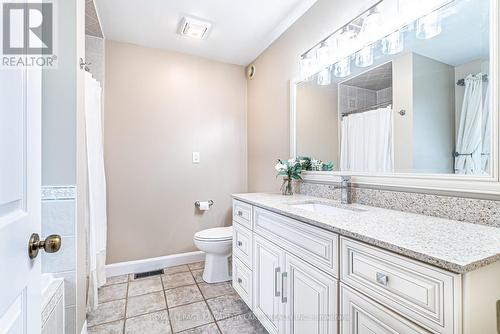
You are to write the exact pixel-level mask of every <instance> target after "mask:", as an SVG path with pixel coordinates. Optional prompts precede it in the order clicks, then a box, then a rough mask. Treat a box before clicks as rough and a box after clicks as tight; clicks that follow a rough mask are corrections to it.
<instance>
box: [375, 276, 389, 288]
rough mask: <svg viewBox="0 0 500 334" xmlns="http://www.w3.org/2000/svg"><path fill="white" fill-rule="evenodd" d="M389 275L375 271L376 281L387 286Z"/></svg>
mask: <svg viewBox="0 0 500 334" xmlns="http://www.w3.org/2000/svg"><path fill="white" fill-rule="evenodd" d="M388 282H389V277H388V276H387V275H386V274H382V273H377V283H379V284H382V285H384V286H387V283H388Z"/></svg>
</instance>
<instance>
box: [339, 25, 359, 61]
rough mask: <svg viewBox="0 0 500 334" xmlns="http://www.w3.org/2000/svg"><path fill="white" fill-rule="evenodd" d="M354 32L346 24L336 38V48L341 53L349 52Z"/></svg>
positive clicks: (354, 35)
mask: <svg viewBox="0 0 500 334" xmlns="http://www.w3.org/2000/svg"><path fill="white" fill-rule="evenodd" d="M355 37H356V32H355V31H354V29H353V28H352V27H351V26H346V27H344V29H343V30H342V33H341V34H340V35H339V36H338V38H337V48H338V49H339V52H340V53H341V54H343V55H344V54H350V53H351V52H352V48H353V45H354V43H353V42H354V39H355Z"/></svg>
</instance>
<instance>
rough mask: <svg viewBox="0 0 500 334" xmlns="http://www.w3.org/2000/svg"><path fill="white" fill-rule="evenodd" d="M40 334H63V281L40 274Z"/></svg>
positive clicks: (49, 275) (52, 276) (50, 275)
mask: <svg viewBox="0 0 500 334" xmlns="http://www.w3.org/2000/svg"><path fill="white" fill-rule="evenodd" d="M41 288H42V334H64V279H63V278H56V277H54V275H52V274H42V284H41Z"/></svg>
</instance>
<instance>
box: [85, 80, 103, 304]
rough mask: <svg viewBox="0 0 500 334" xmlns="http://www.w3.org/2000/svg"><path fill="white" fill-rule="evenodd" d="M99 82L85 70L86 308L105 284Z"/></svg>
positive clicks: (96, 301) (95, 302) (94, 301)
mask: <svg viewBox="0 0 500 334" xmlns="http://www.w3.org/2000/svg"><path fill="white" fill-rule="evenodd" d="M101 108H102V105H101V85H100V84H99V82H97V80H95V79H94V78H92V75H91V74H90V73H85V128H86V133H85V134H86V144H87V145H86V149H87V172H88V226H87V245H88V247H87V255H88V263H87V265H88V275H89V287H88V296H87V307H88V309H89V310H92V309H95V308H96V307H97V305H98V298H97V296H98V294H97V289H98V288H99V287H101V286H102V285H104V284H105V283H106V273H105V264H106V230H107V218H106V178H105V174H104V152H103V140H102V125H101V123H102V113H101Z"/></svg>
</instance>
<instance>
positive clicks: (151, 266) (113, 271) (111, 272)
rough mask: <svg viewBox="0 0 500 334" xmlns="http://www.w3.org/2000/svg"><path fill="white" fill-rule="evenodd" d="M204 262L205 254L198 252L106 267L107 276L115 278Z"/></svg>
mask: <svg viewBox="0 0 500 334" xmlns="http://www.w3.org/2000/svg"><path fill="white" fill-rule="evenodd" d="M203 260H205V252H202V251H196V252H189V253H180V254H172V255H167V256H160V257H154V258H150V259H144V260H137V261H127V262H119V263H113V264H108V265H106V276H107V277H113V276H119V275H126V274H133V273H141V272H146V271H151V270H158V269H162V268H167V267H172V266H180V265H182V264H188V263H193V262H199V261H203Z"/></svg>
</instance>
